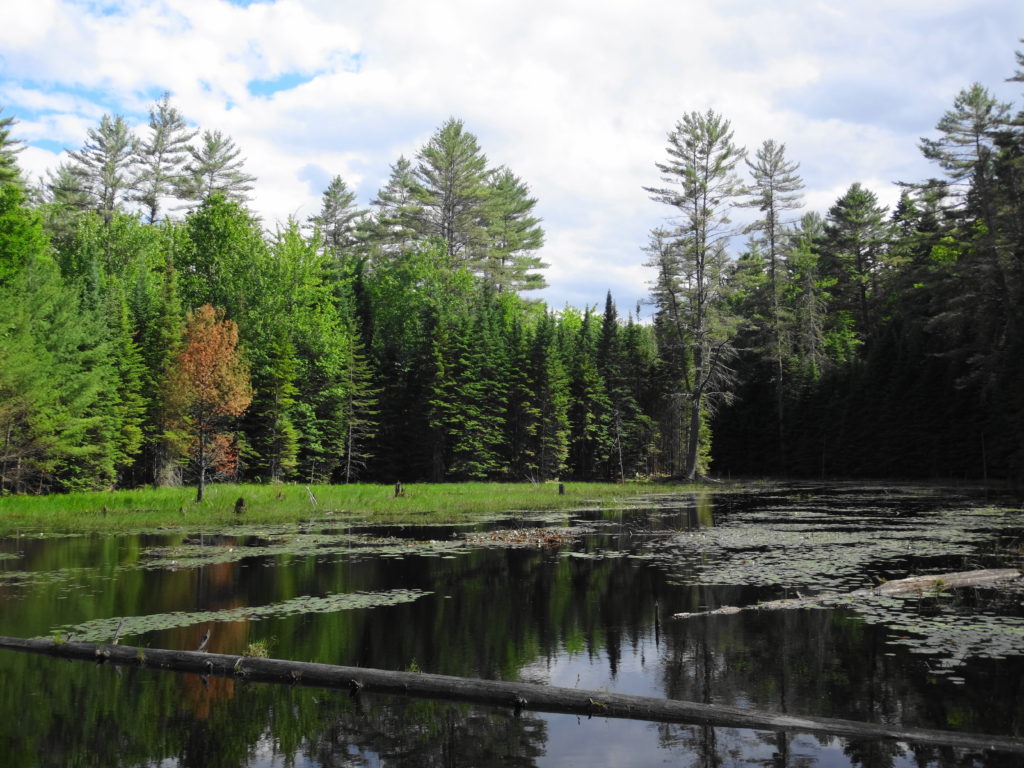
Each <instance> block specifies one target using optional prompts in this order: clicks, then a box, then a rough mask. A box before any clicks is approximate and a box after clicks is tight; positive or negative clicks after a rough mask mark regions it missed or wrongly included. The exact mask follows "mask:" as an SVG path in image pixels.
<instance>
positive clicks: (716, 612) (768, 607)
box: [672, 568, 1024, 619]
mask: <svg viewBox="0 0 1024 768" xmlns="http://www.w3.org/2000/svg"><path fill="white" fill-rule="evenodd" d="M1022 578H1024V573H1021V572H1020V571H1019V570H1017V569H1016V568H994V569H993V568H990V569H985V570H981V571H957V572H955V573H940V574H937V575H935V576H911V577H910V578H907V579H897V580H896V581H887V582H885V583H884V584H879V585H878V586H877V587H874V588H873V589H858V590H855V591H853V592H842V593H838V592H826V593H823V594H820V595H812V596H810V597H794V598H788V599H784V600H769V601H768V602H764V603H754V604H752V605H744V606H735V605H726V606H722V607H721V608H714V609H712V610H709V611H694V612H693V613H674V614H672V618H673V619H692V618H694V617H696V616H723V615H729V614H733V613H740V612H741V611H775V610H780V609H784V608H817V607H820V606H823V605H830V604H833V603H842V604H846V603H848V602H849V601H851V600H853V599H855V598H858V597H866V596H868V595H893V596H900V595H920V596H925V595H929V594H932V595H934V594H938V593H940V592H942V590H944V589H960V588H963V587H987V588H991V587H1004V586H1006V585H1007V584H1011V583H1013V582H1015V581H1019V580H1020V579H1022Z"/></svg>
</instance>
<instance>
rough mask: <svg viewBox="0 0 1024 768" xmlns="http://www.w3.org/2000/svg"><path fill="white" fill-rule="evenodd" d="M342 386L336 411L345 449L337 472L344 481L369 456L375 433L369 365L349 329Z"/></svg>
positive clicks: (360, 469) (376, 391)
mask: <svg viewBox="0 0 1024 768" xmlns="http://www.w3.org/2000/svg"><path fill="white" fill-rule="evenodd" d="M346 349H347V352H348V354H347V355H346V359H345V367H344V375H345V380H344V383H345V390H344V393H345V394H344V399H343V401H342V407H341V410H340V413H339V416H340V417H341V420H342V423H343V424H344V425H345V426H344V428H345V433H344V436H345V453H344V457H345V458H344V462H343V466H342V470H341V476H342V477H343V478H344V481H345V483H351V482H353V481H355V480H356V479H358V477H359V475H360V473H361V472H363V471H364V470H365V469H366V467H367V464H368V462H369V461H370V459H372V458H373V453H372V452H371V441H372V440H373V438H374V437H375V436H376V434H377V417H378V415H379V413H380V411H379V409H378V407H377V406H378V400H377V398H378V396H379V394H380V389H379V388H378V387H377V386H376V383H375V382H374V374H373V369H372V368H371V366H370V363H369V361H368V360H367V359H366V356H365V354H364V352H363V346H362V343H361V342H360V340H359V334H357V333H352V334H351V336H350V339H349V343H348V345H347V347H346Z"/></svg>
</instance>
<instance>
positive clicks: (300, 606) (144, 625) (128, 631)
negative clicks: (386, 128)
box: [53, 589, 431, 643]
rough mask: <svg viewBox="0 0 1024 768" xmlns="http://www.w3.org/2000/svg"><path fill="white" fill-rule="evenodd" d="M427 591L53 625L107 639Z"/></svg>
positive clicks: (407, 597)
mask: <svg viewBox="0 0 1024 768" xmlns="http://www.w3.org/2000/svg"><path fill="white" fill-rule="evenodd" d="M429 594H431V593H430V592H424V591H423V590H419V589H391V590H387V591H384V592H349V593H344V594H330V595H322V596H317V595H302V596H300V597H293V598H291V599H290V600H284V601H282V602H279V603H269V604H267V605H254V606H242V607H239V608H224V609H221V610H216V611H173V612H171V613H152V614H148V615H145V616H114V617H111V618H106V619H96V620H94V621H86V622H83V623H82V624H71V625H65V626H61V627H56V628H55V629H54V630H53V634H54V635H55V636H57V637H61V638H66V639H69V640H75V641H79V642H90V643H106V642H112V641H113V640H114V639H115V637H117V636H118V633H119V632H120V636H122V637H125V636H129V635H141V634H143V633H145V632H152V631H156V630H164V629H176V628H179V627H191V626H194V625H196V624H204V623H207V622H211V621H257V620H259V619H270V618H278V617H282V616H293V615H296V614H305V613H333V612H335V611H348V610H354V609H357V608H379V607H381V606H385V605H398V604H400V603H410V602H412V601H413V600H418V599H419V598H421V597H423V596H424V595H429Z"/></svg>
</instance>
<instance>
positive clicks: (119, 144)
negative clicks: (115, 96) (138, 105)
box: [68, 115, 139, 222]
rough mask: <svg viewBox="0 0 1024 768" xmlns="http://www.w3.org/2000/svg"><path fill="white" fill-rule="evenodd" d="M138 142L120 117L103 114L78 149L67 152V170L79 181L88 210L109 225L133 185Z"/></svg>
mask: <svg viewBox="0 0 1024 768" xmlns="http://www.w3.org/2000/svg"><path fill="white" fill-rule="evenodd" d="M138 146H139V142H138V139H137V138H136V137H135V135H134V134H133V133H132V132H131V129H130V128H129V127H128V123H126V122H125V119H124V118H123V117H122V116H121V115H115V116H114V117H111V116H110V115H104V116H103V117H102V118H101V119H100V124H99V126H98V127H96V128H90V129H89V133H88V140H87V141H86V143H85V145H84V146H83V147H82V149H80V150H78V151H73V152H68V155H69V156H70V158H71V166H70V167H71V170H72V172H73V173H74V174H76V175H77V176H78V177H79V178H80V179H81V180H82V187H81V188H82V189H83V190H86V191H88V194H89V196H90V198H91V200H92V207H93V208H94V209H95V210H96V211H98V212H99V213H100V214H101V215H102V216H103V220H104V221H106V222H109V221H110V220H111V219H112V218H113V216H114V212H115V211H116V210H118V208H119V205H120V204H121V203H122V202H123V201H125V200H127V199H129V197H130V196H131V193H132V190H133V189H134V187H135V183H136V168H135V163H136V157H137V155H138Z"/></svg>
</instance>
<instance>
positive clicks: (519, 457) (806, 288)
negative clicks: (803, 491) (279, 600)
mask: <svg viewBox="0 0 1024 768" xmlns="http://www.w3.org/2000/svg"><path fill="white" fill-rule="evenodd" d="M1018 65H1019V66H1021V67H1024V56H1022V55H1021V54H1018ZM1012 79H1014V80H1016V81H1019V82H1024V72H1017V73H1016V75H1015V76H1014V77H1013V78H1012ZM936 128H937V130H936V132H935V137H934V138H930V139H922V141H921V144H920V151H922V152H923V153H924V155H925V156H926V157H927V158H929V159H930V160H932V161H933V162H934V168H935V171H936V174H935V178H931V179H927V180H924V181H917V182H905V183H903V184H902V185H901V186H902V191H901V197H900V200H899V203H898V205H897V206H896V207H895V209H894V210H892V211H889V210H887V209H886V208H885V207H883V206H882V205H880V204H879V201H878V198H877V196H876V195H875V194H874V193H873V192H872V191H871V190H869V189H867V188H865V187H863V186H862V185H860V184H853V185H852V186H851V187H850V188H849V189H848V190H847V191H846V192H845V193H844V194H843V195H842V196H841V197H840V198H839V199H838V200H836V202H835V203H834V205H832V207H831V208H829V210H828V211H826V212H824V214H820V213H816V212H807V211H805V210H804V207H803V203H802V199H801V189H802V188H803V183H802V181H801V177H800V175H799V164H798V163H797V162H796V161H794V160H792V159H790V158H788V157H787V155H786V150H785V145H784V144H782V143H781V142H779V141H777V140H771V139H768V140H765V141H764V142H763V143H762V144H761V146H760V147H758V148H757V149H756V150H755V151H753V152H750V153H748V152H747V151H746V150H744V149H743V148H741V147H738V146H737V145H736V144H735V142H734V139H733V132H732V128H731V126H730V123H729V121H728V120H727V119H725V118H724V117H723V116H721V115H718V114H716V113H714V112H712V111H708V112H704V113H700V112H693V113H690V114H688V115H686V116H684V117H683V118H682V119H681V120H680V121H679V122H678V123H677V124H676V125H675V127H674V128H673V129H672V131H671V132H670V133H669V135H668V145H667V152H666V154H665V157H664V159H662V160H661V161H658V159H657V158H652V173H651V180H652V182H653V183H652V186H651V187H649V188H646V194H648V195H650V196H651V197H652V198H653V199H654V200H657V201H659V202H661V203H663V204H664V210H665V223H664V225H663V226H660V227H658V228H656V229H655V230H654V231H652V232H651V236H650V240H649V242H648V243H647V244H646V247H642V246H643V244H640V243H638V244H637V246H638V247H637V257H636V261H637V263H638V264H639V263H641V262H642V261H645V262H646V263H647V264H648V265H650V266H651V267H653V268H654V274H655V275H656V277H655V279H654V282H653V284H652V294H651V302H652V304H653V307H654V316H653V321H652V322H650V323H646V322H644V323H641V322H640V321H639V319H638V317H639V308H637V311H636V312H635V313H633V312H627V313H625V316H623V315H622V314H621V313H620V312H619V310H618V309H617V307H616V305H615V302H614V299H613V297H612V295H611V294H610V293H609V295H608V296H607V297H605V298H604V300H603V304H602V303H600V302H599V301H598V300H599V299H600V298H601V297H595V304H594V306H592V307H589V308H584V309H582V310H580V309H577V308H573V307H565V308H560V309H552V308H549V307H547V306H545V305H544V304H543V303H542V302H540V301H538V300H536V299H531V298H530V291H531V290H534V289H537V288H541V287H543V286H544V277H543V269H544V267H545V266H546V265H545V264H544V263H543V262H542V261H541V259H540V257H539V252H540V249H541V247H542V245H543V243H544V232H543V229H542V225H541V221H540V220H539V218H538V217H537V215H536V212H535V209H536V204H537V200H536V199H535V198H533V197H532V196H531V194H530V190H529V186H528V184H527V183H526V182H525V181H524V180H522V179H521V178H519V177H518V176H517V175H516V174H515V173H514V172H513V171H512V170H510V169H509V168H506V167H504V166H493V165H491V164H490V163H489V161H488V159H487V157H486V155H485V154H484V152H483V150H482V148H481V147H480V146H479V143H478V141H477V139H476V137H475V136H474V135H473V134H472V133H470V132H469V131H468V130H467V129H466V127H465V126H464V125H463V123H462V122H461V121H459V120H457V119H454V118H453V119H449V120H448V121H446V122H445V123H444V124H443V125H441V126H440V127H439V128H438V129H437V131H436V132H435V133H434V135H433V136H432V137H431V138H430V140H429V141H428V142H427V143H426V144H425V145H424V146H423V147H422V148H421V149H420V150H419V152H418V153H417V154H416V156H415V157H413V158H412V159H407V158H404V157H401V158H398V159H397V160H396V161H395V163H394V164H393V165H392V166H391V173H390V177H389V178H388V180H387V181H386V183H385V184H384V186H383V187H382V188H381V189H380V190H379V191H378V192H377V195H376V196H375V197H374V199H373V200H372V201H371V203H370V205H369V207H368V208H365V209H364V208H360V207H359V205H358V204H357V201H356V195H355V193H354V192H353V191H352V190H351V189H350V188H349V187H348V185H347V184H346V182H345V181H344V180H343V179H342V178H341V177H335V178H334V180H333V181H332V182H331V184H330V185H329V187H328V188H327V189H326V191H325V192H324V193H323V198H322V207H321V210H320V211H319V213H317V214H316V215H314V216H312V217H310V218H309V220H307V221H297V220H290V221H288V222H285V223H283V224H278V225H276V226H275V227H274V228H273V229H268V228H267V226H266V225H265V223H264V222H261V221H260V220H258V219H257V218H256V217H255V216H254V215H253V214H252V213H251V212H250V210H249V209H248V208H247V203H248V193H249V192H251V190H252V188H253V182H254V181H255V179H254V178H253V177H252V176H251V175H249V174H248V173H247V172H246V170H245V160H244V157H243V156H242V153H241V150H240V149H239V148H238V147H237V146H235V144H234V142H233V141H232V140H231V138H230V137H227V136H225V135H223V134H222V133H219V132H217V131H202V132H201V133H200V131H199V130H198V129H197V128H195V127H193V126H191V125H190V124H189V123H188V122H187V121H186V119H185V118H184V117H183V115H182V114H181V113H180V112H179V111H178V110H177V109H176V108H175V107H174V106H173V105H172V104H171V103H170V101H169V99H168V98H167V97H166V96H165V97H164V98H163V99H161V100H160V101H159V102H157V103H156V104H154V105H153V108H152V110H151V111H150V119H149V123H148V126H145V127H144V129H143V130H142V131H140V132H139V133H138V134H136V133H135V132H134V131H133V130H132V129H131V128H130V127H129V125H128V123H127V122H126V120H125V119H124V118H123V117H121V116H105V117H103V119H102V120H101V121H100V123H99V125H97V126H96V127H95V128H93V129H91V130H90V131H89V134H88V138H87V141H86V143H85V145H84V146H83V147H82V148H81V149H79V150H77V151H71V152H69V153H67V160H66V161H65V162H64V163H63V164H62V165H60V166H59V167H58V168H56V169H55V170H53V171H51V172H50V173H49V175H48V176H47V178H45V179H39V180H36V181H30V180H28V179H26V178H25V177H24V175H23V174H22V173H21V171H20V170H19V168H18V165H17V153H18V151H19V150H20V149H21V148H22V142H20V141H19V140H18V139H17V122H16V121H15V120H13V119H12V118H11V117H3V115H2V111H0V493H11V492H33V493H43V492H53V491H68V490H82V489H98V488H110V487H131V486H137V485H143V484H157V485H168V484H177V483H181V482H186V481H187V482H194V481H197V480H198V481H199V482H200V483H202V482H205V480H206V479H207V478H210V479H237V480H245V481H258V482H280V481H300V482H304V483H326V482H351V481H354V480H357V479H358V480H364V481H365V480H374V481H385V482H395V481H396V480H402V481H415V480H467V479H494V480H533V481H541V480H546V479H551V478H556V477H558V478H576V479H607V480H622V479H629V478H634V477H637V476H660V477H673V478H693V477H696V476H700V475H704V474H709V473H710V474H719V475H725V474H732V475H765V474H770V475H803V476H808V475H810V476H829V477H835V476H876V477H881V476H889V477H892V476H899V477H921V478H937V479H996V478H999V479H1009V480H1012V481H1014V482H1017V483H1020V482H1021V481H1024V342H1022V333H1024V113H1014V112H1013V108H1012V107H1011V105H1009V104H1003V103H1000V102H998V101H997V100H996V99H995V98H993V96H992V95H991V94H990V92H989V91H988V90H987V89H986V88H984V87H983V86H981V85H977V84H976V85H972V86H970V87H969V88H966V89H965V90H964V91H962V92H961V93H960V94H959V95H958V96H957V97H956V99H955V100H954V102H953V105H952V107H951V109H950V110H949V111H947V112H946V113H945V114H944V115H942V116H940V118H939V120H938V123H937V127H936ZM909 149H910V148H908V150H909ZM637 193H638V194H644V193H645V191H644V190H637ZM743 209H746V211H744V210H743ZM737 220H743V221H746V222H747V223H746V224H743V225H739V224H736V223H735V222H736V221H737ZM643 254H646V255H643Z"/></svg>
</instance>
